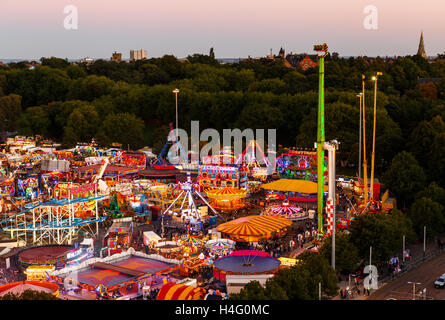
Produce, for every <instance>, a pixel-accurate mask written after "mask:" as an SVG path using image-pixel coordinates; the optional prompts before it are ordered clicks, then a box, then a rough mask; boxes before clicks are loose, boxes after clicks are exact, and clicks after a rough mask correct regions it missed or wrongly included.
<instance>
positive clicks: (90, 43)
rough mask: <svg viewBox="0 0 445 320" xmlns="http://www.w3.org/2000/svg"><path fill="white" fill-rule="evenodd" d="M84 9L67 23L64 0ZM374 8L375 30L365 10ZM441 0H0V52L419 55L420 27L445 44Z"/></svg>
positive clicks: (430, 49)
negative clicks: (316, 47)
mask: <svg viewBox="0 0 445 320" xmlns="http://www.w3.org/2000/svg"><path fill="white" fill-rule="evenodd" d="M67 5H75V6H76V7H77V8H78V17H79V20H78V30H66V29H65V28H64V20H65V17H66V16H67V14H65V13H64V7H65V6H67ZM368 5H374V6H375V7H377V9H378V30H366V29H365V28H364V27H363V20H364V19H365V17H366V14H365V13H363V10H364V8H365V7H366V6H368ZM444 16H445V1H443V0H422V1H418V0H318V1H300V0H281V1H271V0H268V1H266V0H255V1H253V0H224V1H215V0H162V1H158V0H123V1H122V0H120V1H114V0H0V39H1V40H2V41H1V46H0V58H32V59H40V57H43V56H45V57H48V56H57V57H62V58H65V57H67V58H70V59H77V58H84V57H92V58H107V59H108V58H110V56H111V53H112V52H114V51H118V52H122V53H123V57H124V58H128V57H129V51H130V50H131V49H145V50H147V55H148V56H149V57H159V56H162V55H164V54H174V55H175V56H177V57H186V56H187V55H189V54H193V53H206V54H207V53H208V51H209V48H210V47H214V50H215V54H216V57H218V58H238V57H247V56H249V55H250V56H252V57H258V56H265V55H266V54H268V53H269V51H270V48H272V49H273V51H274V53H277V52H278V50H279V48H280V47H281V46H283V47H284V48H285V50H286V52H291V51H292V52H298V53H302V52H306V53H311V52H312V47H313V44H316V43H322V42H326V43H327V44H328V45H329V48H330V51H331V52H334V51H336V52H338V53H340V55H342V56H351V55H353V56H356V55H368V56H376V55H381V56H386V55H388V56H393V55H408V54H415V53H416V52H417V47H418V43H419V37H420V32H421V30H423V32H424V39H425V48H426V52H427V54H428V55H430V56H434V55H436V54H437V53H441V52H444V51H445V41H444V40H445V37H444V35H443V31H444V30H445V19H444V18H443V17H444Z"/></svg>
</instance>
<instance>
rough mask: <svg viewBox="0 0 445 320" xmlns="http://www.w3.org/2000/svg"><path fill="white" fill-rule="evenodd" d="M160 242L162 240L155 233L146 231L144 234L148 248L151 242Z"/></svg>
mask: <svg viewBox="0 0 445 320" xmlns="http://www.w3.org/2000/svg"><path fill="white" fill-rule="evenodd" d="M159 240H161V237H160V236H158V235H157V234H156V233H155V232H153V231H145V232H144V244H145V245H146V246H148V245H149V244H150V242H152V241H153V242H155V243H157V242H158V241H159Z"/></svg>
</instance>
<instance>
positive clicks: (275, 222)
mask: <svg viewBox="0 0 445 320" xmlns="http://www.w3.org/2000/svg"><path fill="white" fill-rule="evenodd" d="M291 224H292V221H290V220H288V219H286V218H283V217H280V216H264V215H263V216H248V217H243V218H239V219H236V220H232V221H229V222H226V223H223V224H221V225H219V226H218V227H217V229H218V231H220V232H223V233H225V234H227V235H229V236H231V237H233V238H235V239H239V240H240V241H249V242H256V241H258V240H259V239H261V238H269V237H270V236H271V233H272V232H275V231H279V230H281V229H283V228H286V227H288V226H290V225H291Z"/></svg>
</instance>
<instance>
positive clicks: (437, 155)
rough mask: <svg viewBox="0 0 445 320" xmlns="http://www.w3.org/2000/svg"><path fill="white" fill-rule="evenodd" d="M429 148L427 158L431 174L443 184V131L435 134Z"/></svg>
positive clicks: (444, 156) (444, 155) (444, 138)
mask: <svg viewBox="0 0 445 320" xmlns="http://www.w3.org/2000/svg"><path fill="white" fill-rule="evenodd" d="M431 149H432V153H431V159H430V160H429V167H430V171H431V176H432V178H433V179H435V180H436V181H437V182H438V183H439V184H440V185H441V186H445V131H444V132H441V133H439V134H437V135H436V137H435V138H434V142H433V144H432V145H431Z"/></svg>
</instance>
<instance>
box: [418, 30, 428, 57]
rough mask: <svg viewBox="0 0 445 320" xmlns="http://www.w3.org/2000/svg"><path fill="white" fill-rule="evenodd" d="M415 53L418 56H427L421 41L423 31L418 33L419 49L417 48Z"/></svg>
mask: <svg viewBox="0 0 445 320" xmlns="http://www.w3.org/2000/svg"><path fill="white" fill-rule="evenodd" d="M417 54H418V55H419V56H422V57H423V58H425V59H426V58H427V55H426V52H425V44H424V43H423V31H422V33H421V34H420V43H419V50H417Z"/></svg>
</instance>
